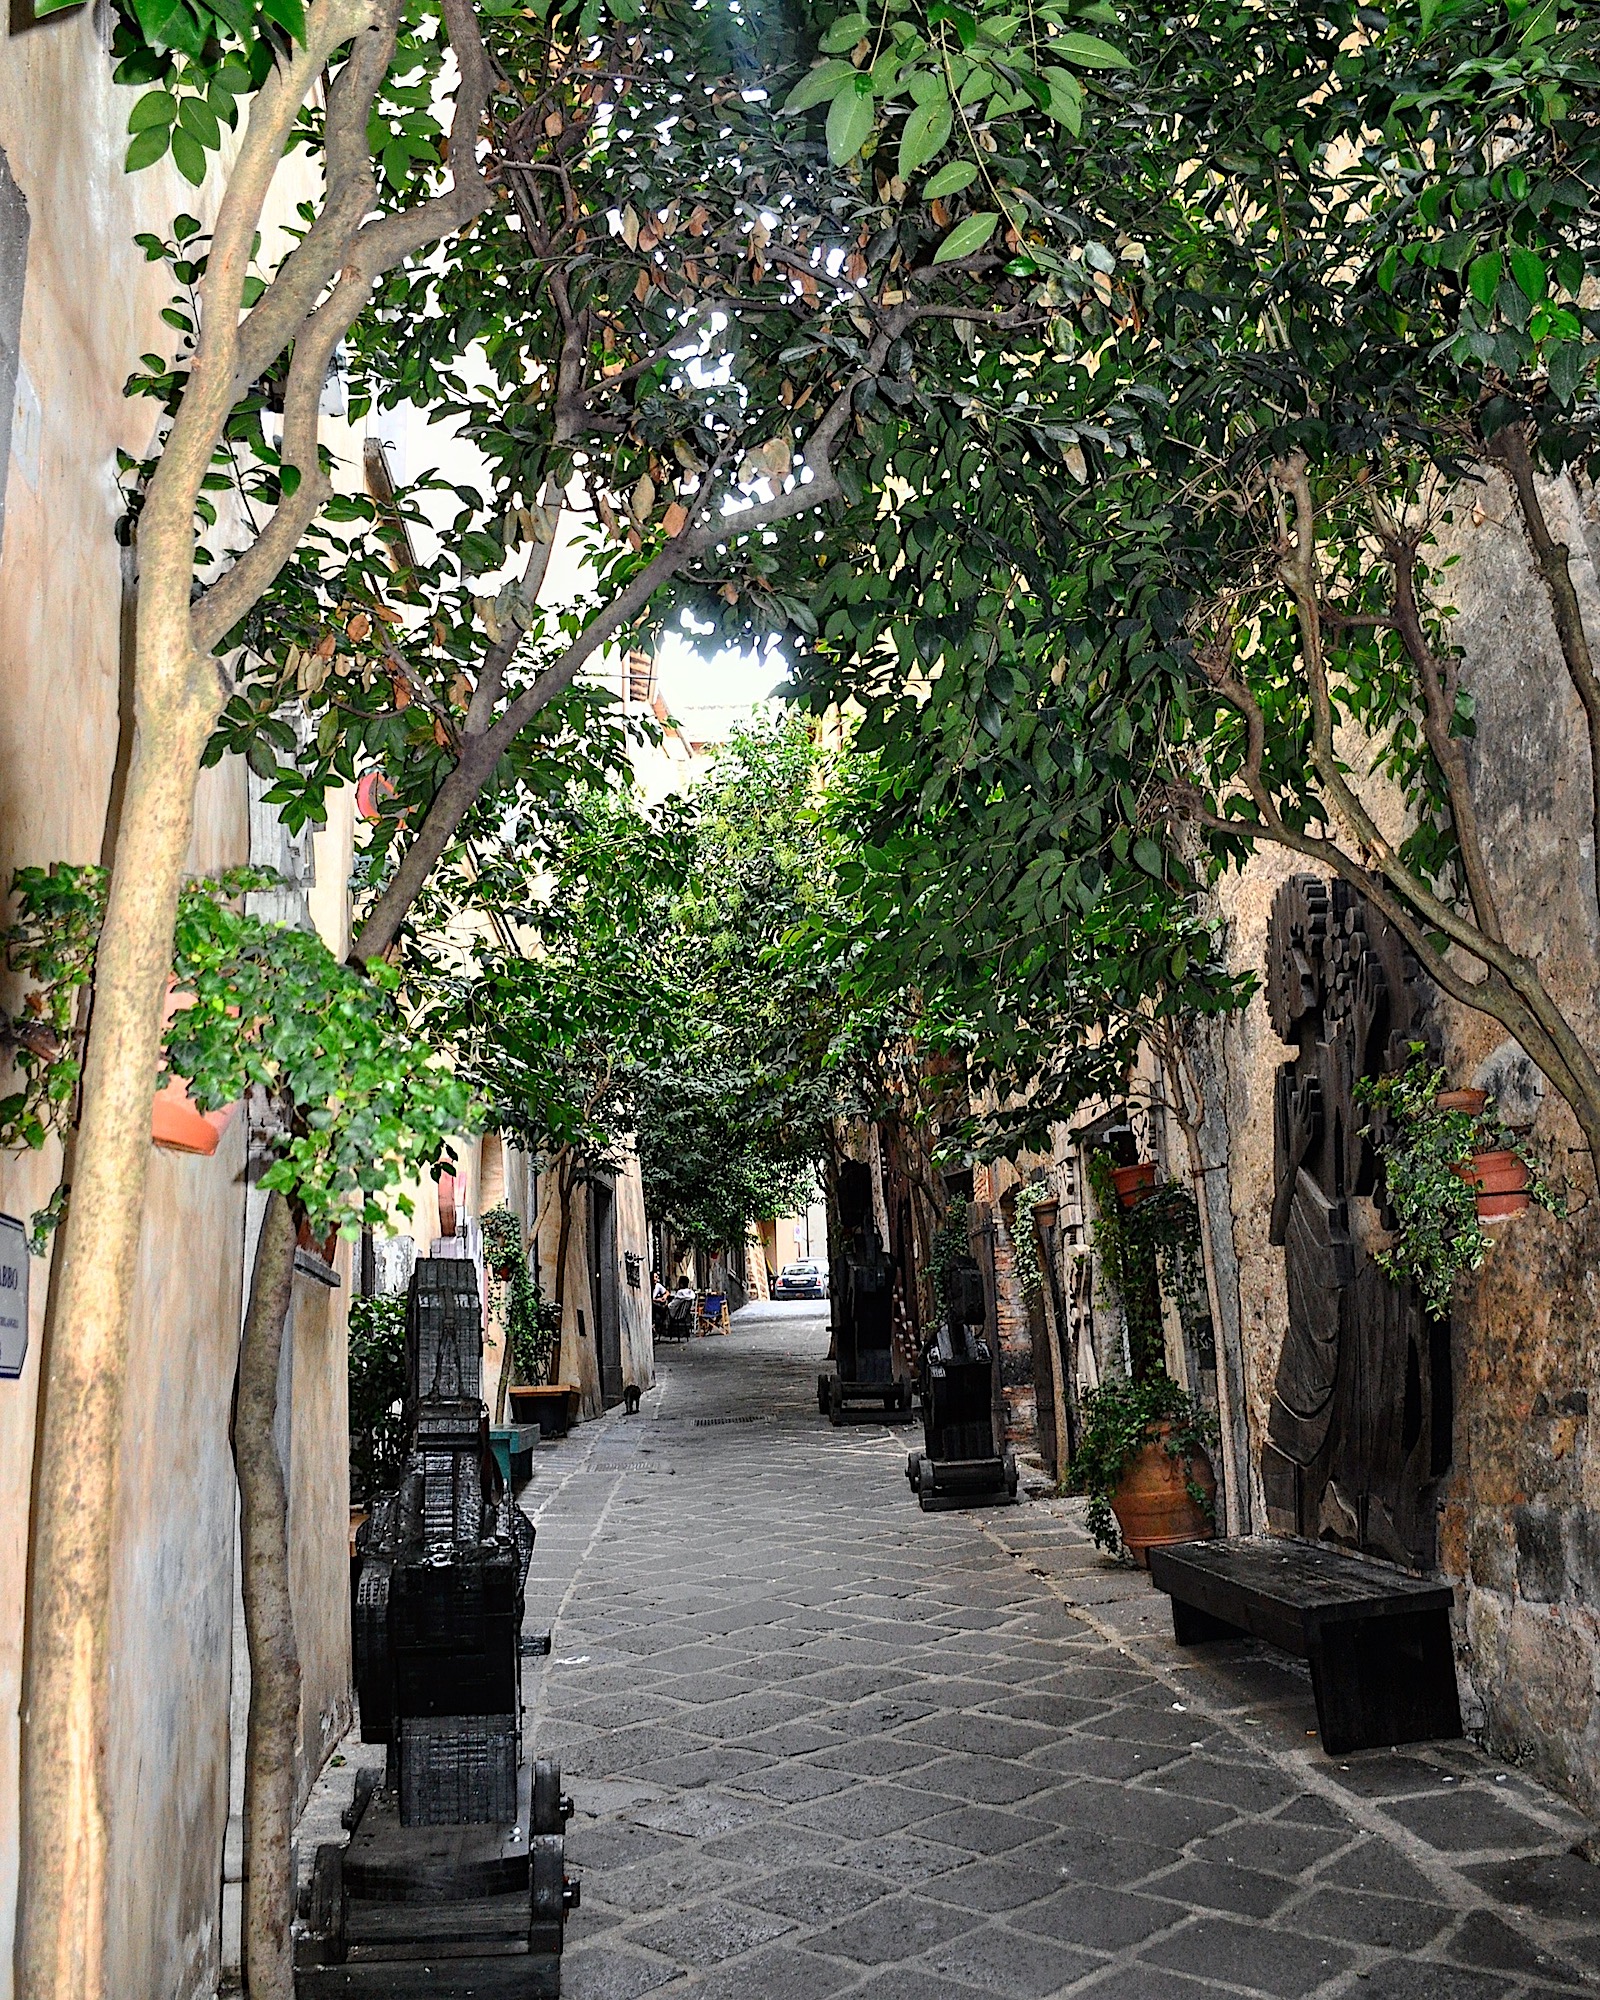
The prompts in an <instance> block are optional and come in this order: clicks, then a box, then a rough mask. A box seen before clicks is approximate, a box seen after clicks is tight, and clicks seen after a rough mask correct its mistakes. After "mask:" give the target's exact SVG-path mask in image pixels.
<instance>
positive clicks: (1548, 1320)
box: [1205, 474, 1600, 1812]
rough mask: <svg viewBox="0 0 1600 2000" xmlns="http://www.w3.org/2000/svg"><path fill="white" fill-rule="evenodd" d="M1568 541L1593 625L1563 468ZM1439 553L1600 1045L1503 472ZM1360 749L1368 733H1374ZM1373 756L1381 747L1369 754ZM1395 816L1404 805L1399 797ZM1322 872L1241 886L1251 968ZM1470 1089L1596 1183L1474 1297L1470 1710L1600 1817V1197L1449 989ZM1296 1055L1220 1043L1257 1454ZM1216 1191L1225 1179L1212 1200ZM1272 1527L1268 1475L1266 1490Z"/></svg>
mask: <svg viewBox="0 0 1600 2000" xmlns="http://www.w3.org/2000/svg"><path fill="white" fill-rule="evenodd" d="M1544 490H1545V495H1546V505H1547V508H1548V510H1549V512H1550V514H1551V522H1552V529H1553V532H1555V533H1556V534H1557V536H1558V537H1564V538H1565V539H1566V540H1567V541H1568V542H1569V544H1570V545H1571V547H1572V551H1573V568H1574V574H1575V581H1576V582H1577V585H1578V588H1579V590H1580V593H1581V594H1582V596H1583V598H1584V602H1585V607H1586V611H1587V613H1588V616H1589V618H1590V621H1591V622H1590V630H1591V632H1592V633H1593V632H1600V584H1597V579H1596V574H1595V568H1594V555H1595V552H1596V550H1597V549H1600V521H1597V518H1596V513H1595V508H1594V504H1593V499H1592V496H1590V498H1589V499H1588V501H1587V503H1586V504H1584V503H1581V502H1580V497H1579V495H1578V493H1577V491H1576V490H1575V489H1574V487H1573V486H1572V485H1571V483H1570V482H1567V481H1564V480H1563V481H1559V482H1550V483H1549V484H1548V485H1547V486H1546V487H1545V489H1544ZM1454 516H1455V517H1454V520H1453V521H1452V522H1451V523H1449V524H1447V526H1446V527H1445V528H1444V530H1443V531H1442V534H1441V537H1440V541H1441V549H1440V553H1441V554H1443V555H1456V556H1459V561H1458V562H1457V563H1456V564H1455V565H1454V566H1453V567H1452V568H1450V569H1449V570H1448V571H1447V572H1446V573H1445V581H1444V587H1445V588H1446V589H1447V590H1448V593H1449V597H1450V601H1451V602H1452V604H1453V606H1454V608H1455V611H1456V614H1457V615H1456V617H1455V618H1454V620H1453V635H1454V638H1455V640H1456V641H1457V643H1459V644H1460V645H1461V647H1462V648H1463V651H1464V655H1465V667H1464V673H1463V680H1464V684H1465V685H1466V687H1467V688H1468V689H1469V690H1470V691H1471V693H1472V696H1473V699H1474V702H1475V705H1476V714H1477V735H1476V739H1475V742H1474V744H1473V746H1472V751H1471V756H1472V762H1473V766H1474V776H1475V785H1476V789H1477V795H1478V799H1479V803H1480V810H1481V812H1482V817H1483V822H1484V832H1485V840H1486V846H1487V851H1488V856H1489V862H1490V866H1491V869H1492V871H1493V874H1494V877H1495V880H1496V882H1497V884H1498V886H1499V890H1500V900H1501V904H1502V914H1503V918H1504V922H1505V926H1506V931H1507V936H1508V939H1509V941H1510V942H1511V943H1513V944H1514V945H1515V946H1517V947H1518V948H1519V949H1521V950H1523V951H1525V952H1527V953H1529V954H1531V955H1533V956H1535V957H1536V958H1537V961H1538V963H1539V966H1540V969H1541V971H1542V973H1543V975H1544V977H1545V978H1546V979H1547V980H1548V981H1549V982H1551V983H1552V985H1553V986H1554V988H1555V990H1556V992H1557V993H1558V995H1559V997H1560V999H1561V1000H1562V1002H1563V1004H1564V1006H1565V1007H1566V1008H1567V1009H1568V1010H1569V1014H1570V1016H1571V1018H1572V1019H1573V1021H1574V1023H1575V1025H1576V1026H1577V1027H1578V1028H1579V1029H1580V1031H1581V1033H1582V1034H1583V1036H1584V1038H1585V1040H1586V1041H1587V1044H1588V1046H1589V1047H1590V1048H1591V1049H1594V1048H1596V1047H1600V1032H1597V1030H1600V1010H1597V1007H1596V995H1597V990H1600V955H1597V934H1600V920H1597V911H1596V907H1595V897H1594V887H1593V840H1594V830H1593V827H1592V824H1591V821H1590V813H1589V768H1588V755H1587V749H1586V745H1585V740H1584V734H1583V729H1582V717H1581V711H1580V709H1579V707H1578V703H1577V698H1576V696H1575V695H1574V694H1573V692H1572V689H1571V687H1570V684H1569V683H1568V680H1567V677H1566V674H1565V671H1564V668H1563V666H1562V663H1561V658H1560V653H1559V650H1558V648H1557V645H1556V640H1555V634H1554V629H1553V626H1552V624H1551V619H1550V612H1549V605H1548V599H1547V598H1546V596H1545V593H1544V590H1543V586H1542V584H1541V583H1540V581H1539V579H1538V577H1537V576H1536V574H1535V572H1534V570H1533V567H1532V564H1531V561H1530V559H1529V556H1528V553H1527V550H1526V547H1525V545H1524V543H1523V541H1522V537H1521V534H1520V531H1519V528H1518V524H1517V520H1516V516H1515V513H1514V510H1513V509H1512V507H1511V504H1510V500H1509V495H1508V493H1507V490H1506V487H1505V485H1504V482H1503V481H1502V480H1501V479H1500V478H1499V477H1498V475H1492V474H1491V475H1489V476H1488V477H1487V478H1486V479H1485V480H1484V481H1483V482H1482V483H1481V484H1478V485H1475V486H1472V487H1470V488H1468V489H1465V490H1464V491H1463V492H1462V494H1461V495H1460V496H1458V504H1457V505H1456V507H1455V509H1454ZM1353 747H1356V748H1359V746H1353ZM1352 763H1353V765H1354V766H1355V768H1357V769H1361V768H1364V761H1362V760H1358V759H1357V758H1352ZM1384 806H1385V818H1386V821H1387V823H1388V825H1389V826H1390V827H1392V826H1393V825H1394V824H1395V813H1394V801H1393V798H1392V795H1391V797H1390V798H1389V799H1388V800H1387V801H1384ZM1302 865H1303V864H1301V863H1299V862H1297V861H1296V860H1295V858H1294V857H1291V856H1288V855H1286V854H1282V853H1279V852H1275V851H1273V850H1271V849H1265V848H1264V849H1263V850H1262V852H1261V853H1260V854H1258V855H1257V856H1256V858H1254V859H1253V860H1252V861H1251V862H1250V863H1249V865H1248V866H1247V867H1246V868H1245V869H1244V870H1243V871H1242V872H1240V873H1239V874H1237V875H1234V876H1231V877H1229V878H1228V879H1226V880H1225V881H1224V882H1223V884H1222V885H1221V887H1220V889H1219V892H1218V896H1217V904H1218V908H1219V911H1220V913H1221V914H1222V916H1223V917H1224V918H1225V920H1226V926H1227V939H1228V949H1229V953H1230V957H1231V959H1232V962H1233V963H1234V964H1235V965H1236V966H1239V967H1241V968H1249V969H1251V970H1254V971H1257V972H1259V971H1260V970H1261V969H1262V967H1263V962H1264V956H1265V945H1266V933H1267V917H1268V912H1269V910H1270V907H1271V903H1272V897H1273V895H1274V893H1275V891H1276V889H1277V886H1278V884H1279V883H1280V882H1281V881H1282V880H1283V878H1284V877H1285V876H1286V875H1287V874H1290V873H1292V872H1294V870H1295V869H1296V868H1297V867H1299V866H1302ZM1434 1026H1435V1029H1436V1032H1437V1035H1438V1039H1439V1045H1440V1048H1441V1052H1442V1055H1443V1059H1444V1061H1445V1063H1446V1065H1447V1068H1448V1070H1449V1072H1450V1075H1451V1077H1452V1078H1453V1079H1455V1080H1458V1081H1459V1082H1461V1083H1477V1084H1480V1085H1484V1086H1487V1087H1488V1088H1490V1089H1492V1090H1493V1091H1495V1093H1496V1095H1497V1097H1498V1098H1499V1100H1500V1102H1501V1104H1502V1108H1503V1109H1504V1110H1505V1111H1506V1113H1507V1114H1508V1116H1509V1117H1510V1119H1511V1120H1512V1121H1513V1122H1514V1123H1516V1124H1518V1125H1519V1126H1521V1127H1523V1128H1525V1129H1526V1130H1528V1132H1529V1133H1530V1135H1531V1136H1532V1138H1533V1140H1534V1141H1535V1143H1536V1144H1537V1145H1539V1146H1540V1147H1542V1148H1543V1149H1544V1150H1545V1152H1546V1153H1547V1154H1548V1155H1550V1156H1551V1157H1552V1158H1553V1159H1554V1161H1555V1163H1556V1164H1557V1166H1558V1168H1560V1169H1562V1170H1563V1171H1565V1172H1567V1173H1568V1174H1570V1176H1571V1178H1572V1180H1573V1182H1574V1185H1575V1194H1574V1198H1573V1209H1574V1213H1573V1215H1572V1216H1571V1218H1570V1219H1569V1220H1567V1221H1565V1222H1562V1221H1557V1220H1554V1219H1553V1218H1551V1217H1548V1216H1545V1215H1543V1214H1541V1213H1539V1212H1538V1211H1533V1212H1530V1213H1529V1214H1528V1215H1526V1216H1523V1217H1520V1218H1518V1219H1516V1220H1514V1221H1512V1222H1511V1223H1509V1224H1506V1225H1503V1226H1502V1227H1501V1228H1500V1230H1499V1232H1498V1235H1499V1241H1498V1242H1497V1245H1496V1247H1495V1249H1494V1251H1493V1253H1492V1254H1491V1256H1490V1259H1489V1261H1488V1263H1487V1265H1486V1266H1485V1268H1484V1270H1483V1271H1482V1272H1481V1273H1480V1274H1479V1276H1478V1278H1477V1280H1476V1281H1475V1282H1474V1283H1473V1284H1472V1285H1470V1286H1468V1287H1464V1288H1463V1290H1462V1292H1461V1293H1460V1295H1459V1296H1458V1299H1457V1302H1456V1308H1455V1313H1454V1326H1453V1355H1454V1395H1455V1423H1454V1454H1453V1464H1452V1469H1451V1472H1450V1475H1449V1477H1448V1479H1447V1481H1446V1482H1445V1486H1444V1489H1443V1494H1442V1501H1441V1517H1440V1524H1439V1526H1440V1539H1439V1547H1440V1562H1441V1567H1442V1569H1443V1570H1444V1572H1445V1573H1446V1574H1448V1575H1450V1576H1452V1577H1454V1578H1456V1579H1458V1581H1459V1584H1460V1588H1459V1590H1458V1594H1457V1605H1458V1621H1457V1622H1458V1639H1459V1646H1460V1653H1459V1658H1460V1668H1461V1676H1462V1684H1463V1693H1464V1698H1465V1705H1466V1709H1467V1713H1468V1716H1469V1720H1470V1722H1471V1724H1472V1726H1473V1727H1475V1728H1477V1729H1479V1730H1481V1731H1482V1732H1483V1733H1484V1735H1485V1736H1486V1737H1487V1739H1488V1740H1489V1741H1490V1743H1492V1744H1493V1746H1494V1747H1495V1748H1496V1749H1497V1751H1498V1752H1499V1753H1500V1754H1502V1755H1504V1756H1506V1757H1508V1758H1517V1759H1520V1760H1523V1761H1525V1762H1527V1763H1528V1764H1529V1765H1531V1766H1532V1767H1534V1768H1535V1769H1537V1770H1538V1771H1539V1773H1540V1774H1541V1775H1542V1776H1544V1777H1546V1778H1547V1779H1549V1780H1551V1781H1553V1782H1554V1783H1557V1784H1559V1785H1561V1786H1562V1787H1563V1788H1564V1789H1566V1790H1567V1791H1568V1792H1569V1793H1570V1794H1571V1795H1572V1796H1573V1797H1574V1798H1576V1799H1577V1800H1578V1801H1579V1802H1580V1803H1581V1804H1583V1805H1584V1806H1586V1807H1587V1808H1588V1809H1589V1810H1591V1811H1595V1812H1600V1448H1597V1446H1600V1440H1596V1439H1595V1438H1594V1437H1593V1436H1592V1433H1591V1421H1592V1420H1591V1417H1590V1414H1589V1412H1590V1409H1591V1406H1593V1407H1594V1408H1595V1409H1596V1413H1597V1416H1600V1379H1597V1378H1600V1340H1597V1338H1596V1329H1597V1323H1600V1277H1597V1265H1596V1260H1597V1256H1600V1205H1597V1203H1596V1200H1595V1195H1594V1181H1593V1175H1592V1172H1591V1170H1590V1167H1589V1163H1588V1159H1587V1155H1586V1153H1584V1152H1583V1150H1582V1148H1581V1146H1580V1145H1579V1142H1578V1133H1577V1128H1576V1125H1575V1122H1574V1121H1573V1119H1572V1118H1571V1116H1570V1114H1569V1113H1568V1112H1567V1110H1566V1107H1565V1106H1564V1105H1562V1104H1561V1103H1560V1102H1559V1100H1554V1098H1553V1093H1552V1092H1551V1091H1550V1090H1549V1088H1548V1086H1546V1085H1545V1084H1544V1083H1543V1080H1542V1079H1541V1078H1540V1077H1539V1076H1538V1074H1537V1072H1536V1071H1534V1069H1533V1067H1532V1065H1531V1064H1530V1063H1529V1062H1528V1060H1527V1058H1526V1057H1525V1056H1524V1055H1523V1054H1522V1052H1521V1051H1520V1050H1519V1049H1518V1048H1517V1047H1516V1046H1515V1045H1514V1044H1512V1043H1509V1042H1508V1041H1507V1040H1506V1038H1505V1036H1504V1034H1503V1031H1502V1030H1501V1029H1500V1028H1499V1026H1498V1025H1497V1024H1496V1023H1495V1022H1493V1021H1491V1020H1488V1019H1487V1018H1486V1017H1484V1016H1481V1015H1474V1014H1472V1013H1470V1012H1469V1011H1467V1010H1465V1009H1463V1008H1460V1007H1458V1006H1456V1005H1454V1004H1453V1003H1451V1002H1448V1001H1445V1000H1443V999H1442V998H1441V999H1440V1000H1439V1001H1438V1003H1437V1005H1436V1008H1435V1010H1434ZM1284 1056H1285V1051H1284V1050H1283V1047H1282V1045H1281V1044H1280V1043H1279V1042H1278V1040H1277V1038H1276V1036H1275V1034H1274V1033H1273V1030H1272V1027H1271V1024H1270V1022H1269V1021H1268V1019H1267V1013H1266V1007H1265V1004H1264V1002H1263V1000H1262V999H1261V998H1260V996H1259V995H1258V996H1257V998H1256V999H1254V1000H1253V1001H1252V1002H1251V1003H1250V1005H1249V1006H1248V1007H1247V1008H1246V1009H1244V1010H1243V1012H1242V1013H1241V1014H1240V1015H1239V1016H1238V1017H1237V1018H1235V1019H1234V1020H1233V1021H1231V1022H1230V1023H1228V1024H1227V1026H1226V1027H1225V1028H1224V1029H1222V1030H1221V1031H1214V1032H1213V1034H1212V1035H1211V1037H1210V1039H1209V1044H1208V1048H1207V1051H1206V1052H1205V1061H1206V1063H1207V1066H1208V1073H1209V1075H1210V1077H1211V1079H1212V1080H1213V1083H1214V1087H1215V1090H1214V1096H1215V1101H1214V1103H1213V1106H1212V1111H1211V1121H1210V1126H1209V1128H1208V1140H1209V1143H1210V1144H1211V1145H1212V1146H1215V1145H1216V1143H1217V1141H1218V1140H1219V1139H1220V1138H1221V1137H1222V1133H1221V1132H1220V1131H1219V1129H1218V1121H1219V1118H1220V1121H1221V1123H1222V1124H1223V1125H1225V1135H1226V1155H1227V1163H1228V1171H1227V1175H1226V1185H1225V1194H1226V1206H1225V1213H1226V1220H1227V1225H1228V1226H1227V1228H1226V1230H1225V1231H1222V1232H1219V1237H1218V1247H1219V1260H1218V1261H1219V1271H1218V1277H1219V1283H1220V1285H1221V1287H1222V1289H1223V1291H1224V1300H1223V1309H1224V1319H1225V1321H1226V1320H1228V1319H1230V1318H1231V1317H1232V1316H1233V1313H1234V1311H1235V1310H1236V1311H1237V1327H1236V1328H1234V1327H1229V1326H1225V1327H1224V1329H1223V1330H1224V1334H1225V1336H1227V1337H1229V1338H1230V1339H1233V1340H1236V1341H1237V1343H1238V1346H1237V1361H1238V1364H1239V1366H1240V1368H1241V1372H1242V1376H1243V1381H1244V1387H1245V1402H1246V1412H1245V1415H1246V1420H1247V1424H1248V1430H1249V1435H1250V1441H1251V1446H1252V1452H1251V1456H1252V1461H1253V1463H1258V1454H1259V1448H1260V1442H1261V1439H1262V1437H1263V1436H1264V1433H1265V1424H1266V1415H1267V1407H1268V1403H1269V1401H1270V1397H1271V1393H1272V1385H1273V1380H1274V1377H1275V1373H1276V1369H1277V1363H1278V1356H1279V1353H1280V1350H1281V1347H1282V1342H1283V1336H1284V1330H1285V1327H1286V1324H1287V1300H1286V1295H1285V1288H1284V1268H1283V1254H1282V1252H1281V1251H1280V1250H1277V1249H1275V1248H1273V1246H1272V1245H1271V1244H1270V1243H1269V1242H1268V1240H1267V1219H1268V1214H1269V1210H1270V1206H1271V1200H1272V1184H1273V1160H1272V1146H1273V1133H1272V1085H1273V1076H1274V1072H1275V1070H1276V1067H1277V1065H1278V1064H1279V1062H1281V1061H1282V1060H1284ZM1218 1192H1219V1191H1218V1190H1216V1189H1213V1190H1212V1191H1211V1198H1212V1207H1213V1214H1216V1212H1217V1208H1218V1205H1219V1204H1218ZM1252 1499H1253V1501H1254V1508H1253V1512H1254V1517H1255V1520H1256V1523H1257V1525H1260V1524H1261V1523H1262V1522H1263V1520H1264V1512H1263V1509H1262V1506H1261V1496H1260V1492H1259V1485H1257V1487H1256V1491H1255V1492H1254V1494H1253V1495H1252Z"/></svg>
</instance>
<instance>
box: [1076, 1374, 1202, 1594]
mask: <svg viewBox="0 0 1600 2000" xmlns="http://www.w3.org/2000/svg"><path fill="white" fill-rule="evenodd" d="M1215 1444H1216V1421H1215V1419H1214V1418H1213V1417H1212V1415H1211V1413H1210V1411H1208V1410H1206V1409H1205V1408H1204V1407H1203V1406H1202V1405H1201V1404H1200V1403H1199V1402H1198V1401H1197V1400H1196V1399H1195V1398H1194V1397H1193V1396H1191V1395H1189V1394H1188V1392H1187V1391H1186V1390H1184V1389H1181V1388H1180V1387H1179V1386H1178V1384H1177V1383H1176V1382H1174V1381H1173V1379H1172V1377H1171V1376H1170V1375H1168V1374H1167V1373H1166V1372H1165V1370H1159V1369H1158V1370H1156V1371H1154V1372H1153V1373H1151V1374H1148V1375H1146V1376H1144V1377H1143V1378H1141V1379H1136V1378H1134V1377H1133V1376H1128V1375H1113V1376H1111V1377H1110V1378H1109V1379H1108V1380H1106V1381H1105V1382H1103V1383H1102V1384H1101V1385H1100V1387H1099V1388H1098V1389H1096V1390H1094V1391H1093V1392H1092V1393H1091V1394H1090V1395H1088V1396H1087V1397H1085V1399H1084V1431H1083V1437H1082V1439H1081V1441H1080V1442H1079V1445H1078V1449H1077V1453H1076V1455H1075V1456H1074V1458H1073V1461H1072V1465H1073V1471H1074V1473H1075V1475H1076V1478H1077V1484H1078V1486H1079V1489H1080V1491H1082V1492H1084V1493H1086V1494H1087V1495H1088V1497H1089V1532H1090V1533H1091V1534H1092V1535H1093V1536H1094V1538H1095V1540H1096V1541H1097V1542H1098V1543H1099V1544H1100V1546H1101V1548H1103V1549H1105V1550H1107V1551H1109V1552H1111V1553H1115V1552H1116V1550H1117V1549H1118V1548H1119V1547H1121V1548H1125V1549H1126V1550H1127V1552H1128V1554H1129V1555H1131V1556H1132V1557H1133V1559H1134V1561H1135V1562H1137V1563H1139V1564H1140V1565H1141V1567H1143V1566H1147V1564H1148V1553H1147V1552H1148V1551H1149V1550H1150V1549H1152V1548H1166V1547H1168V1546H1170V1545H1171V1544H1172V1543H1174V1542H1196V1541H1207V1540H1209V1539H1210V1538H1211V1536H1212V1535H1214V1534H1215V1533H1216V1521H1217V1505H1216V1503H1217V1478H1216V1474H1215V1472H1214V1471H1213V1470H1212V1464H1211V1452H1212V1450H1213V1448H1214V1447H1215Z"/></svg>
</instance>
